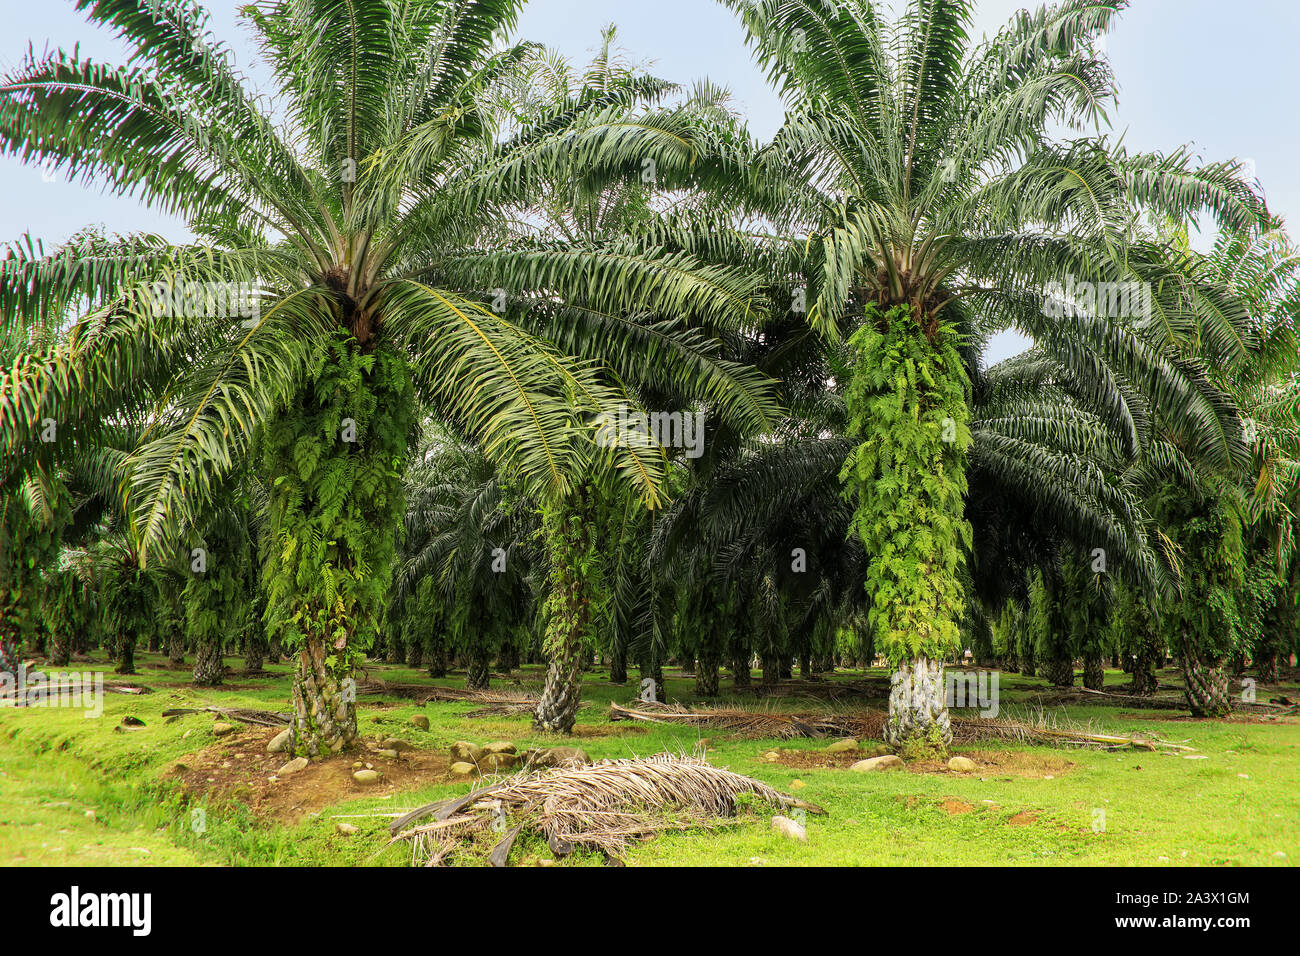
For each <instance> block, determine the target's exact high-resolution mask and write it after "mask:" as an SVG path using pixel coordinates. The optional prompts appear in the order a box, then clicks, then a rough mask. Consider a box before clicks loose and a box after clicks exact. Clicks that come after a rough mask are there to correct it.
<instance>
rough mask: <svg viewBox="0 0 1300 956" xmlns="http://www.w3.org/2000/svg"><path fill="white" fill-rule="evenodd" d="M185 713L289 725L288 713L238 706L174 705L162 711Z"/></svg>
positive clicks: (174, 714) (172, 714)
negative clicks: (218, 715)
mask: <svg viewBox="0 0 1300 956" xmlns="http://www.w3.org/2000/svg"><path fill="white" fill-rule="evenodd" d="M186 714H220V715H221V716H222V717H229V718H230V719H231V720H238V721H239V722H240V723H244V724H254V725H256V726H258V727H287V726H289V715H288V714H277V713H275V712H274V711H270V710H245V709H242V708H239V707H174V708H172V709H171V710H164V711H163V712H162V715H163V716H164V717H184V716H185V715H186Z"/></svg>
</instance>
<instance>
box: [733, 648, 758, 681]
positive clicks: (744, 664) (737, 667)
mask: <svg viewBox="0 0 1300 956" xmlns="http://www.w3.org/2000/svg"><path fill="white" fill-rule="evenodd" d="M731 676H732V679H733V681H734V683H735V686H736V690H749V689H750V688H751V687H752V686H753V683H754V682H753V679H752V676H751V675H750V673H749V654H748V653H744V654H741V655H739V656H737V657H736V658H734V659H733V660H732V662H731Z"/></svg>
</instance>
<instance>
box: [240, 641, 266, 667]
mask: <svg viewBox="0 0 1300 956" xmlns="http://www.w3.org/2000/svg"><path fill="white" fill-rule="evenodd" d="M265 654H266V641H265V640H264V639H263V638H262V636H261V635H260V634H257V633H250V634H249V635H248V637H246V638H245V639H244V673H245V674H260V673H262V661H263V657H264V655H265Z"/></svg>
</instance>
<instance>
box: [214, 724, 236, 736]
mask: <svg viewBox="0 0 1300 956" xmlns="http://www.w3.org/2000/svg"><path fill="white" fill-rule="evenodd" d="M234 730H235V725H234V724H227V723H225V722H223V721H220V720H219V721H217V722H216V723H215V724H213V725H212V735H213V736H214V737H224V736H226V734H229V733H234Z"/></svg>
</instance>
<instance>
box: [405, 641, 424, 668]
mask: <svg viewBox="0 0 1300 956" xmlns="http://www.w3.org/2000/svg"><path fill="white" fill-rule="evenodd" d="M423 664H424V648H423V647H422V646H421V645H420V642H419V641H411V642H410V643H409V644H407V645H406V666H407V667H415V668H419V667H420V666H421V665H423Z"/></svg>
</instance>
